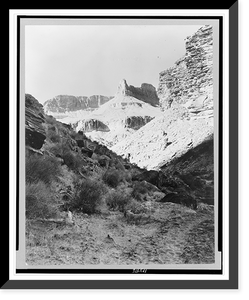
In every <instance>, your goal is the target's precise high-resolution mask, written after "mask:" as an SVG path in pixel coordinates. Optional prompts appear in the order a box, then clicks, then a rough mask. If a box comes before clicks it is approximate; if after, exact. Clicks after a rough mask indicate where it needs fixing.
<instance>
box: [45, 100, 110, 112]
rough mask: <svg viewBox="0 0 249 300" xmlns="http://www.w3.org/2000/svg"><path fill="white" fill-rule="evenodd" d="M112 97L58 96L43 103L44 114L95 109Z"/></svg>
mask: <svg viewBox="0 0 249 300" xmlns="http://www.w3.org/2000/svg"><path fill="white" fill-rule="evenodd" d="M112 98H113V97H109V96H102V95H93V96H90V97H87V96H71V95H58V96H56V97H54V98H52V99H49V100H47V101H46V102H45V103H44V111H45V113H47V114H49V113H66V112H72V111H77V110H86V109H96V108H99V107H100V106H101V105H102V104H104V103H106V102H108V101H109V100H110V99H112Z"/></svg>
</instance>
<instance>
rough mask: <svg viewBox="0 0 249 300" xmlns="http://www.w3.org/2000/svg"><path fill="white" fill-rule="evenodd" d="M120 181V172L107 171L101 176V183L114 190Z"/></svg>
mask: <svg viewBox="0 0 249 300" xmlns="http://www.w3.org/2000/svg"><path fill="white" fill-rule="evenodd" d="M121 180H122V177H121V172H120V171H118V170H115V169H109V170H107V171H106V172H105V173H104V175H103V181H104V182H105V183H106V184H108V185H109V186H110V187H112V188H116V187H117V186H118V184H119V183H120V181H121Z"/></svg>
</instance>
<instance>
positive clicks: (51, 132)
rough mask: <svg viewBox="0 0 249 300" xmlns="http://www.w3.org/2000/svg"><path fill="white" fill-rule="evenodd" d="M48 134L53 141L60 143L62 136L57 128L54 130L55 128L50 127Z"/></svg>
mask: <svg viewBox="0 0 249 300" xmlns="http://www.w3.org/2000/svg"><path fill="white" fill-rule="evenodd" d="M53 127H54V126H53ZM53 127H52V128H53ZM46 136H47V138H48V139H49V140H50V141H51V142H52V143H60V141H61V137H60V135H59V134H58V133H56V130H53V129H52V130H51V129H50V128H49V130H48V131H47V133H46Z"/></svg>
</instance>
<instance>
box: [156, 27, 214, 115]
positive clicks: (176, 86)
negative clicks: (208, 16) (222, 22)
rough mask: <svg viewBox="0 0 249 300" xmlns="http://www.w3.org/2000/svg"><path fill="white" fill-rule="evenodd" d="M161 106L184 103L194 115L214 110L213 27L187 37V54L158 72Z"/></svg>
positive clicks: (204, 28) (202, 29)
mask: <svg viewBox="0 0 249 300" xmlns="http://www.w3.org/2000/svg"><path fill="white" fill-rule="evenodd" d="M157 93H158V96H159V98H160V106H161V107H162V109H167V108H169V107H171V106H174V105H175V104H183V105H184V106H185V107H187V108H189V111H190V113H191V114H195V115H198V116H199V115H207V114H209V115H212V113H213V29H212V26H210V25H207V26H204V27H201V28H200V29H199V30H198V31H197V32H196V33H195V34H193V35H192V36H190V37H187V39H186V54H185V55H184V56H183V57H182V58H180V59H179V60H178V61H176V63H175V64H174V66H173V67H171V68H169V69H167V70H165V71H162V72H161V73H160V75H159V86H158V91H157Z"/></svg>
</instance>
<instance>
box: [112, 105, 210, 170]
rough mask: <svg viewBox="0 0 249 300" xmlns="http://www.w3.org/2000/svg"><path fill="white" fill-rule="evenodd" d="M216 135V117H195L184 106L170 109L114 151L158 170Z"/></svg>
mask: <svg viewBox="0 0 249 300" xmlns="http://www.w3.org/2000/svg"><path fill="white" fill-rule="evenodd" d="M212 133H213V119H212V118H205V117H204V118H196V117H191V116H190V114H189V112H188V110H187V109H186V108H184V107H181V106H180V107H174V108H169V109H167V110H166V111H165V112H164V114H163V116H161V117H156V118H154V119H153V120H152V121H151V122H149V123H148V124H146V125H145V126H143V127H142V128H140V129H139V130H138V131H136V132H135V133H133V135H131V136H129V137H127V138H126V139H124V140H122V141H121V142H119V143H117V144H116V145H114V146H113V147H112V148H111V150H112V151H114V152H116V153H117V154H119V155H122V156H124V157H129V158H130V161H131V162H132V163H135V164H137V165H138V166H139V167H142V168H147V169H149V170H158V169H160V167H161V166H163V165H164V164H166V163H167V162H169V161H170V160H172V159H173V158H175V157H179V156H181V155H182V154H184V153H185V152H187V151H188V150H189V149H191V148H193V147H196V146H197V145H199V144H200V143H201V142H202V141H203V140H205V139H206V138H207V137H208V136H209V135H211V134H212Z"/></svg>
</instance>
